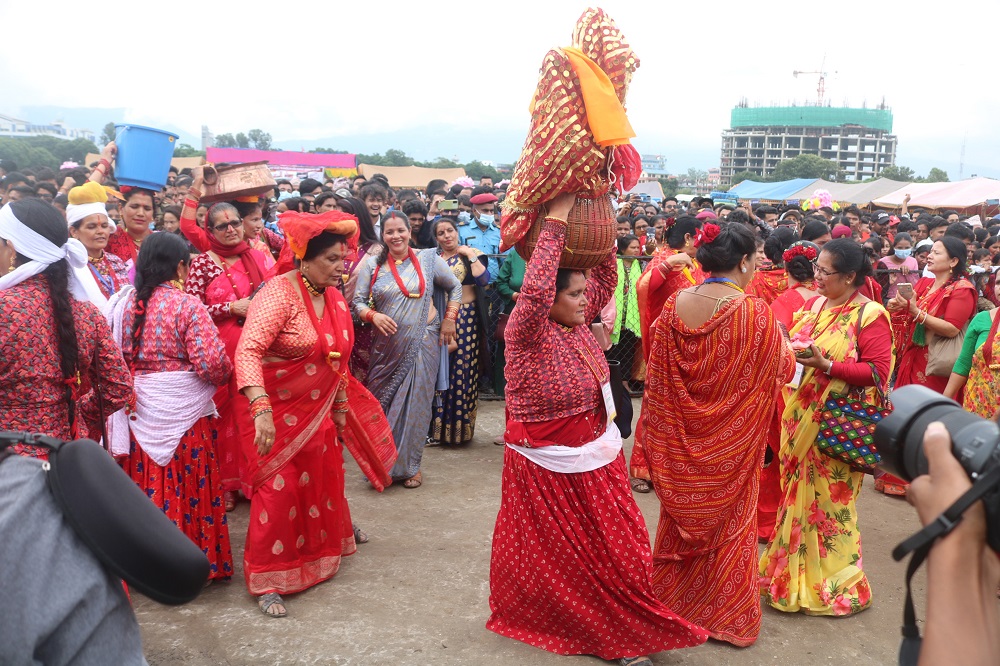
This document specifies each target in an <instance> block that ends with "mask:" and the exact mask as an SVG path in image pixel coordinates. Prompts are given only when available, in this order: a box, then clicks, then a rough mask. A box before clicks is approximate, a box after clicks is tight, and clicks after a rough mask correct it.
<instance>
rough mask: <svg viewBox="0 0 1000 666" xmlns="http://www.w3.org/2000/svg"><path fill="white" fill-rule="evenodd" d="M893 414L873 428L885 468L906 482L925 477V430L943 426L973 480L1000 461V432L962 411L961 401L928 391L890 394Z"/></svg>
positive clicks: (919, 388) (918, 388) (921, 388)
mask: <svg viewBox="0 0 1000 666" xmlns="http://www.w3.org/2000/svg"><path fill="white" fill-rule="evenodd" d="M892 406H893V412H892V414H891V415H889V416H888V417H887V418H886V419H885V420H883V421H882V422H881V423H879V424H878V426H877V427H876V428H875V446H876V447H878V450H879V453H880V454H881V455H882V462H881V464H880V465H879V466H880V467H881V468H882V469H884V470H886V471H887V472H890V473H891V474H895V475H896V476H899V477H901V478H903V479H906V480H907V481H912V480H913V479H915V478H916V477H918V476H920V475H921V474H926V473H927V458H926V456H925V455H924V431H926V430H927V426H928V425H930V424H931V423H933V422H934V421H941V422H942V423H943V424H944V426H945V428H946V429H947V430H948V433H949V434H950V435H951V445H952V450H953V451H954V454H955V457H956V458H957V459H958V461H959V462H960V463H961V464H962V467H963V468H964V469H965V471H966V472H967V473H968V475H969V477H970V478H972V479H975V478H977V477H978V476H979V475H980V474H982V473H983V472H985V471H986V470H987V469H988V468H989V467H991V466H992V465H994V464H997V462H1000V460H998V458H1000V449H998V445H1000V428H998V427H997V424H996V423H994V422H993V421H988V420H986V419H984V418H982V417H980V416H977V415H975V414H971V413H969V412H967V411H965V410H963V409H962V408H961V407H960V406H959V404H958V403H957V402H955V401H954V400H949V399H948V398H945V397H944V396H943V395H941V394H940V393H936V392H934V391H932V390H930V389H929V388H927V387H925V386H917V385H911V386H904V387H903V388H899V389H896V390H895V391H893V392H892Z"/></svg>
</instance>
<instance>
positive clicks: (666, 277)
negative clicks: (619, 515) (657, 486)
mask: <svg viewBox="0 0 1000 666" xmlns="http://www.w3.org/2000/svg"><path fill="white" fill-rule="evenodd" d="M701 224H702V223H701V220H699V219H697V218H694V217H691V216H690V215H684V216H681V217H679V218H677V219H676V220H674V221H673V223H672V224H671V225H670V226H669V227H667V229H666V233H667V248H668V251H666V252H662V253H660V254H657V255H654V256H653V259H652V261H650V262H649V264H648V265H647V266H646V269H645V270H644V271H643V273H642V276H641V277H640V278H639V280H638V281H637V282H636V284H635V291H636V299H637V300H638V302H639V328H640V330H641V334H642V355H643V358H644V359H645V360H646V362H647V363H648V362H649V352H650V348H651V341H650V340H649V339H647V338H646V336H648V335H649V332H650V330H651V329H652V327H653V323H654V322H655V321H656V318H657V317H659V316H660V312H661V311H662V310H663V304H664V303H666V302H667V299H668V298H670V297H671V296H672V295H674V294H675V293H677V292H678V291H680V290H681V289H687V288H688V287H691V286H693V285H698V284H701V283H702V281H703V280H704V279H705V277H707V276H706V275H705V273H704V271H702V270H701V264H699V263H698V260H697V259H695V253H696V252H697V248H696V247H695V240H696V239H697V238H698V234H699V233H701ZM642 408H643V409H644V408H645V403H643V407H642ZM642 422H643V419H642V416H641V412H640V418H639V421H638V423H637V424H636V427H635V438H634V439H633V440H632V441H633V443H632V457H631V458H629V470H628V471H629V476H630V477H632V481H631V483H632V489H633V490H635V491H636V492H640V493H648V492H649V491H650V490H651V487H650V485H649V464H648V463H647V461H646V452H645V448H644V446H645V433H644V432H643V425H642Z"/></svg>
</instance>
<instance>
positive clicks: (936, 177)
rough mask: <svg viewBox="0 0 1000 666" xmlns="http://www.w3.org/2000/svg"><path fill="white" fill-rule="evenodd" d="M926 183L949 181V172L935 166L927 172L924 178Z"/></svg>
mask: <svg viewBox="0 0 1000 666" xmlns="http://www.w3.org/2000/svg"><path fill="white" fill-rule="evenodd" d="M923 181H924V182H925V183H947V182H948V172H947V171H945V170H943V169H938V168H937V167H934V168H933V169H931V170H930V171H928V172H927V177H926V178H924V179H923Z"/></svg>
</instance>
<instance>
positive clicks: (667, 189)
mask: <svg viewBox="0 0 1000 666" xmlns="http://www.w3.org/2000/svg"><path fill="white" fill-rule="evenodd" d="M656 180H657V181H658V182H659V183H660V189H662V190H663V196H664V197H676V196H677V179H676V178H657V179H656Z"/></svg>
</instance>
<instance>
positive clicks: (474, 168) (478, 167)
mask: <svg viewBox="0 0 1000 666" xmlns="http://www.w3.org/2000/svg"><path fill="white" fill-rule="evenodd" d="M464 168H465V175H467V176H468V177H469V178H471V179H473V180H477V181H478V180H479V179H480V178H482V177H483V176H489V177H490V178H492V179H493V182H494V183H499V182H500V181H501V180H502V177H501V176H500V173H499V172H498V171H497V170H496V169H494V168H493V167H491V166H489V165H487V164H483V163H482V162H476V161H473V162H469V163H468V164H466V165H465V167H464Z"/></svg>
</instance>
